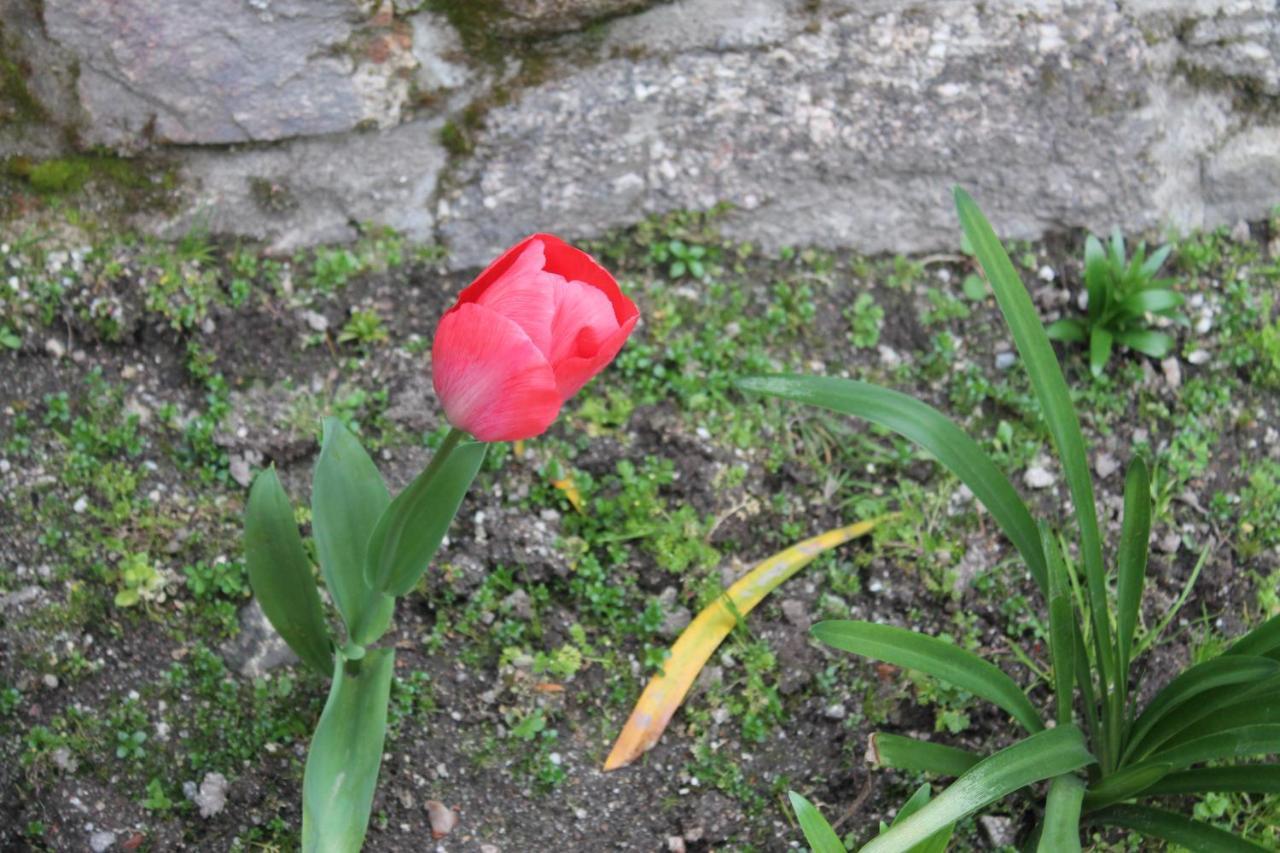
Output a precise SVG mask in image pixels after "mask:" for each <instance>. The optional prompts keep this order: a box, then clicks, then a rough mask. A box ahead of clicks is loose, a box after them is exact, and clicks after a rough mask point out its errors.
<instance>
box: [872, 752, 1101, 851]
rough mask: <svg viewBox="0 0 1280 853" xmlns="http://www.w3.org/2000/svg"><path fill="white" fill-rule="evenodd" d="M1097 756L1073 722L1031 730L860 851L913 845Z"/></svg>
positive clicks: (907, 847)
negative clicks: (1034, 783) (1026, 787)
mask: <svg viewBox="0 0 1280 853" xmlns="http://www.w3.org/2000/svg"><path fill="white" fill-rule="evenodd" d="M1093 760H1094V759H1093V756H1092V755H1090V754H1089V750H1088V749H1087V748H1086V747H1085V743H1084V737H1083V736H1082V735H1081V734H1080V730H1079V729H1077V728H1076V727H1075V726H1058V727H1056V728H1052V729H1048V730H1046V731H1042V732H1040V733H1038V734H1034V735H1031V736H1030V737H1028V738H1026V739H1025V740H1022V741H1019V742H1018V743H1016V744H1014V745H1013V746H1011V747H1008V748H1007V749H1002V750H1000V751H999V752H997V753H995V754H994V755H992V756H990V757H988V758H985V759H983V760H982V761H980V762H978V763H977V764H975V765H974V766H973V767H972V768H971V769H970V770H969V771H968V772H967V773H965V774H964V775H963V776H961V777H960V778H959V779H957V780H956V781H955V782H953V783H952V784H951V786H950V787H948V788H947V789H946V790H945V791H943V792H942V793H941V794H939V795H938V796H937V797H936V798H935V799H934V800H933V801H932V802H931V803H929V804H928V805H926V806H924V807H923V808H921V809H920V811H918V812H916V813H915V814H913V815H912V816H911V817H909V818H907V819H906V820H904V821H903V822H902V823H900V824H898V825H897V826H894V827H893V828H891V829H890V830H889V831H888V832H886V833H884V834H883V835H880V836H877V837H876V838H873V839H872V840H871V841H870V843H868V844H867V845H866V846H865V847H863V848H862V853H890V851H905V850H909V849H910V848H911V847H912V846H913V845H915V844H919V843H920V842H921V841H924V840H925V839H927V838H928V837H929V836H931V835H933V834H934V833H935V832H937V831H938V830H940V829H942V828H944V827H946V826H948V825H949V824H954V823H955V822H956V821H958V820H961V819H963V818H965V817H967V816H969V815H971V814H973V813H974V812H976V811H977V810H978V809H981V808H982V807H983V806H986V805H988V804H990V803H993V802H995V801H997V800H1000V799H1003V798H1004V797H1006V796H1008V795H1009V794H1011V793H1013V792H1014V791H1016V790H1018V789H1019V788H1022V787H1025V786H1026V785H1030V784H1032V783H1033V782H1039V781H1040V780H1041V779H1048V778H1051V777H1053V776H1060V775H1062V774H1063V773H1070V772H1072V771H1074V770H1079V769H1080V768H1081V767H1084V766H1085V765H1087V764H1092V763H1093Z"/></svg>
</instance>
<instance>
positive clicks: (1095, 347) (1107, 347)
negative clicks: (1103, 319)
mask: <svg viewBox="0 0 1280 853" xmlns="http://www.w3.org/2000/svg"><path fill="white" fill-rule="evenodd" d="M1111 342H1112V337H1111V332H1109V331H1107V330H1106V329H1105V328H1103V327H1102V326H1094V327H1093V328H1092V329H1091V330H1090V331H1089V371H1090V372H1091V373H1093V375H1094V376H1101V375H1102V370H1103V368H1105V367H1106V366H1107V362H1108V361H1110V360H1111Z"/></svg>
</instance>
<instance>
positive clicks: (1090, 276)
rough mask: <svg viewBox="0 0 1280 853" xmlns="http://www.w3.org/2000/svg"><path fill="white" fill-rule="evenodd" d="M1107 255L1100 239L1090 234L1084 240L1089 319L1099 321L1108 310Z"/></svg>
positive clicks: (1085, 286)
mask: <svg viewBox="0 0 1280 853" xmlns="http://www.w3.org/2000/svg"><path fill="white" fill-rule="evenodd" d="M1109 278H1110V275H1109V272H1108V269H1107V253H1106V252H1105V251H1104V250H1103V248H1102V243H1100V242H1099V241H1098V238H1097V237H1095V236H1093V235H1092V234H1090V235H1089V236H1088V237H1086V238H1085V239H1084V289H1085V293H1087V294H1089V307H1088V312H1089V317H1091V318H1093V319H1097V318H1099V317H1101V316H1102V315H1103V314H1105V313H1106V310H1107V307H1108V306H1107V281H1108V279H1109Z"/></svg>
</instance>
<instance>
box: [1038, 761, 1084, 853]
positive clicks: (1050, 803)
mask: <svg viewBox="0 0 1280 853" xmlns="http://www.w3.org/2000/svg"><path fill="white" fill-rule="evenodd" d="M1083 797H1084V781H1083V780H1082V779H1081V778H1080V777H1079V776H1076V775H1075V774H1074V773H1066V774H1064V775H1062V776H1058V777H1055V778H1054V780H1053V781H1052V782H1051V783H1049V796H1048V798H1047V799H1046V800H1045V804H1044V825H1043V827H1042V828H1041V830H1040V841H1039V843H1038V844H1037V845H1036V853H1079V851H1080V804H1081V800H1082V798H1083Z"/></svg>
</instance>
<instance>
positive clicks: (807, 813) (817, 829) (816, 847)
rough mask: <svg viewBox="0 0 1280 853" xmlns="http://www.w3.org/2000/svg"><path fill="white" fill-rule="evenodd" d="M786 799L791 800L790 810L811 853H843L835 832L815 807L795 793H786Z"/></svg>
mask: <svg viewBox="0 0 1280 853" xmlns="http://www.w3.org/2000/svg"><path fill="white" fill-rule="evenodd" d="M787 798H788V799H790V800H791V808H792V810H793V811H794V812H795V813H796V820H797V821H799V822H800V831H801V832H803V833H804V840H805V841H807V842H809V849H810V850H811V851H813V853H845V849H844V842H842V841H841V840H840V836H838V835H836V831H835V830H834V829H832V828H831V824H829V823H827V819H826V818H825V817H823V816H822V812H820V811H818V807H817V806H815V805H814V804H813V803H811V802H809V801H808V800H806V799H805V798H804V797H802V796H800V795H799V794H797V793H796V792H795V791H788V792H787Z"/></svg>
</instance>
